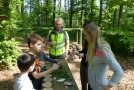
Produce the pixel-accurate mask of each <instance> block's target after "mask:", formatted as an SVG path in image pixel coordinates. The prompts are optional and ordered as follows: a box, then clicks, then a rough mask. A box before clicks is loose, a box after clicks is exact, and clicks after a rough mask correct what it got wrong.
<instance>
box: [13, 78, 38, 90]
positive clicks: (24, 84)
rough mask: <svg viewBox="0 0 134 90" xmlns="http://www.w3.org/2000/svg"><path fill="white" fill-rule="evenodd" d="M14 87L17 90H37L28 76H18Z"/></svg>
mask: <svg viewBox="0 0 134 90" xmlns="http://www.w3.org/2000/svg"><path fill="white" fill-rule="evenodd" d="M14 89H15V90H35V89H34V87H33V85H32V82H31V81H30V79H29V77H28V76H23V77H18V76H17V77H16V79H15V84H14Z"/></svg>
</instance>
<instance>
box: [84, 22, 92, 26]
mask: <svg viewBox="0 0 134 90" xmlns="http://www.w3.org/2000/svg"><path fill="white" fill-rule="evenodd" d="M90 23H92V22H91V21H85V22H84V24H83V27H85V26H86V25H87V24H90Z"/></svg>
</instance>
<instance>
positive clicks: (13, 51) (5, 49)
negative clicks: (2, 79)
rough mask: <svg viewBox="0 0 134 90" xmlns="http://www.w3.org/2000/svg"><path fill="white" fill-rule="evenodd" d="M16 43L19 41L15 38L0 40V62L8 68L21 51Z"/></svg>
mask: <svg viewBox="0 0 134 90" xmlns="http://www.w3.org/2000/svg"><path fill="white" fill-rule="evenodd" d="M18 44H19V42H17V41H15V39H11V40H8V41H3V42H0V47H1V48H0V63H3V64H5V65H7V66H8V67H9V68H10V67H12V65H13V64H14V62H15V61H16V58H18V56H19V55H20V53H21V50H20V49H19V48H18V47H17V46H18Z"/></svg>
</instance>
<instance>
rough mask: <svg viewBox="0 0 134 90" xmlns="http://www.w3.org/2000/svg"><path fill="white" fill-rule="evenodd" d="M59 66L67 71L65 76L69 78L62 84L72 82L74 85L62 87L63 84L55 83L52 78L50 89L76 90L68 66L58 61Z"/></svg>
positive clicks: (64, 61)
mask: <svg viewBox="0 0 134 90" xmlns="http://www.w3.org/2000/svg"><path fill="white" fill-rule="evenodd" d="M58 61H59V62H60V63H61V65H62V68H63V70H65V71H67V74H68V76H69V78H67V79H66V80H65V81H64V82H66V81H68V82H74V85H72V86H64V82H57V81H56V80H55V79H54V78H55V77H52V79H53V80H52V88H53V90H78V87H77V84H76V82H75V80H74V78H73V76H72V73H71V71H70V69H69V66H68V64H67V61H66V60H58Z"/></svg>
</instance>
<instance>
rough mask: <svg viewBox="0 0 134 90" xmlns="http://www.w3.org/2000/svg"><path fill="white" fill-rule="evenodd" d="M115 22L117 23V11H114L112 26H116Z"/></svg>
mask: <svg viewBox="0 0 134 90" xmlns="http://www.w3.org/2000/svg"><path fill="white" fill-rule="evenodd" d="M116 22H117V9H115V10H114V17H113V26H116Z"/></svg>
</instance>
